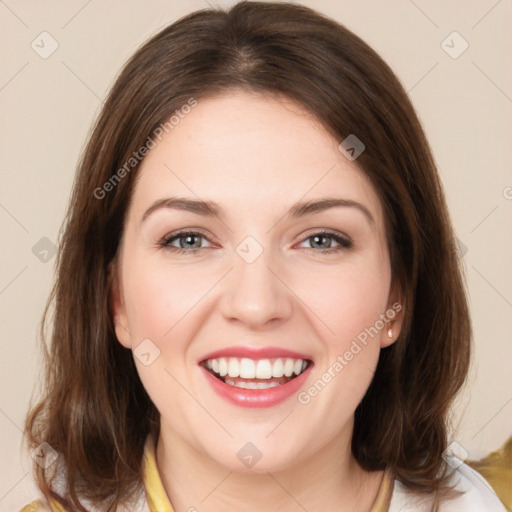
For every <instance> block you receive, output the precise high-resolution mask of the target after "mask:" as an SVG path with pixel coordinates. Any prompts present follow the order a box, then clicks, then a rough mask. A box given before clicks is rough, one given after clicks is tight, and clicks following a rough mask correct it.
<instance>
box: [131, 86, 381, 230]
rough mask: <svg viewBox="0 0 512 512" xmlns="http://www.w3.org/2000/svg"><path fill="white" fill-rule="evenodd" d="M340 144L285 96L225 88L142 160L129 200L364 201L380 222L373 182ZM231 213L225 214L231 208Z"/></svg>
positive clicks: (245, 204)
mask: <svg viewBox="0 0 512 512" xmlns="http://www.w3.org/2000/svg"><path fill="white" fill-rule="evenodd" d="M339 143H340V141H337V140H336V139H335V138H334V137H333V136H332V135H331V134H330V133H329V132H328V131H327V130H326V129H325V128H324V127H323V125H322V124H321V123H320V122H319V121H318V120H317V119H316V118H315V117H314V116H313V115H312V114H310V113H309V112H307V111H306V110H304V109H303V108H302V107H301V106H300V105H298V104H297V103H295V102H293V101H292V100H290V99H287V98H283V97H276V96H269V95H265V96H264V95H261V94H253V93H246V92H242V91H236V92H230V93H229V94H223V95H218V96H213V97H209V98H206V99H199V100H198V104H197V106H196V107H195V108H194V109H192V110H191V111H190V113H189V114H187V115H186V116H184V117H183V118H182V119H181V120H180V122H179V124H177V125H175V126H174V128H173V129H172V130H171V131H169V133H167V134H164V135H163V137H162V140H161V141H159V142H157V144H156V147H155V148H154V149H151V150H150V151H149V153H148V154H147V156H146V157H145V159H144V160H143V161H142V163H141V166H140V169H139V171H138V177H137V185H136V187H135V191H134V198H133V202H132V205H133V207H134V209H137V210H139V211H138V213H141V209H142V208H144V207H147V206H148V203H149V202H153V201H155V200H158V199H162V198H164V197H166V196H170V195H180V196H183V195H186V196H190V197H193V196H195V197H196V198H200V199H203V200H208V199H211V200H214V201H217V202H219V203H221V204H225V205H226V209H229V208H230V207H232V208H233V209H234V210H235V211H236V214H239V213H241V212H242V211H248V212H251V213H254V212H256V211H262V209H265V210H266V211H271V210H273V209H275V211H276V213H277V211H281V209H282V208H286V207H287V206H290V205H291V204H292V203H294V202H296V201H298V200H301V199H302V200H309V199H314V198H315V197H320V196H337V197H343V198H347V199H353V200H358V201H361V202H364V203H365V204H366V206H367V207H368V209H369V210H370V211H371V212H372V214H373V216H374V218H375V219H376V220H377V222H378V223H381V224H382V222H381V221H382V219H381V218H382V208H381V205H380V201H379V198H378V196H377V193H376V191H375V190H374V187H373V186H372V184H371V182H370V181H369V179H368V178H367V176H366V175H365V173H364V172H363V171H362V170H361V169H360V168H359V167H358V166H357V164H356V162H355V161H354V162H352V161H349V160H348V159H346V158H345V156H344V155H343V154H342V153H341V152H340V151H339V149H338V145H339ZM228 213H229V212H228Z"/></svg>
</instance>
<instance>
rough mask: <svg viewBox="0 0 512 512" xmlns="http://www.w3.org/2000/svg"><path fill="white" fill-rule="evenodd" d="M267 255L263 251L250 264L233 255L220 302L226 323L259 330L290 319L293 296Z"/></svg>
mask: <svg viewBox="0 0 512 512" xmlns="http://www.w3.org/2000/svg"><path fill="white" fill-rule="evenodd" d="M270 252H271V251H265V250H264V251H263V253H262V254H261V255H260V256H259V257H258V258H257V259H256V260H255V261H253V262H252V263H248V262H247V261H245V260H244V259H243V258H242V257H240V256H239V254H237V253H235V254H234V255H233V266H234V268H233V270H232V271H231V272H230V273H229V274H228V275H227V276H226V280H225V283H224V286H225V290H224V293H223V294H222V298H221V311H222V314H223V315H224V317H225V318H226V319H227V320H229V321H231V322H233V321H238V322H240V323H243V324H245V325H246V326H248V327H250V328H251V329H261V328H265V327H267V326H268V325H273V326H275V325H274V324H276V323H278V322H279V321H281V322H283V321H284V320H286V319H287V318H289V317H290V316H291V314H292V310H293V293H292V291H291V290H290V288H289V287H288V286H287V285H286V284H285V283H286V279H285V278H284V275H281V273H280V272H279V270H278V268H279V265H277V261H276V258H272V257H271V255H270Z"/></svg>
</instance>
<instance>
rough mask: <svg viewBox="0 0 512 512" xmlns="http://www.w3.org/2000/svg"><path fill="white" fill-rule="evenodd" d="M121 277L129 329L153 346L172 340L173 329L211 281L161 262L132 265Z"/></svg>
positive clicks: (191, 308) (211, 277)
mask: <svg viewBox="0 0 512 512" xmlns="http://www.w3.org/2000/svg"><path fill="white" fill-rule="evenodd" d="M130 269H131V270H130V273H129V275H126V276H125V283H126V284H125V297H126V301H127V315H128V319H129V323H130V326H131V327H132V330H133V332H134V333H136V334H137V335H138V336H139V337H140V336H143V337H149V338H151V339H154V341H155V343H156V344H158V343H159V342H163V340H164V338H165V339H168V338H169V336H172V333H171V331H173V330H174V329H175V326H177V325H178V324H179V323H180V322H181V321H182V320H183V319H184V318H185V317H186V315H187V314H188V313H189V312H191V311H192V310H193V308H194V306H195V305H197V304H198V303H199V301H200V299H201V297H203V296H204V294H205V292H206V291H207V290H208V288H209V287H210V286H211V284H212V283H213V282H215V281H214V276H212V275H211V272H209V277H208V276H206V282H205V281H204V279H203V278H202V277H201V276H200V275H197V273H196V274H191V273H190V272H187V271H183V269H181V270H180V269H179V268H173V267H171V266H170V265H166V264H165V263H164V264H162V263H161V262H158V263H154V262H151V260H150V259H147V260H146V261H144V262H143V261H142V260H139V262H137V261H136V260H135V261H134V264H133V266H132V267H130Z"/></svg>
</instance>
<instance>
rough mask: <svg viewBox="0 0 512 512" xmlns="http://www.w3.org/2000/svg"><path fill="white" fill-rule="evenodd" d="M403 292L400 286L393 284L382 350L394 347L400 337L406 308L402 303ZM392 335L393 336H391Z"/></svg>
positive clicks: (381, 343)
mask: <svg viewBox="0 0 512 512" xmlns="http://www.w3.org/2000/svg"><path fill="white" fill-rule="evenodd" d="M402 296H403V294H402V292H401V289H400V286H399V285H398V284H396V283H395V284H393V285H392V286H391V290H390V293H389V299H388V307H387V309H386V313H385V315H386V317H387V318H388V321H387V322H386V325H385V327H384V332H383V333H382V336H381V340H380V346H381V348H385V347H389V346H390V345H392V344H393V343H394V342H395V341H396V340H397V339H398V336H399V335H400V332H401V330H402V325H403V320H404V314H405V308H404V303H403V301H402ZM389 334H391V336H390V335H389Z"/></svg>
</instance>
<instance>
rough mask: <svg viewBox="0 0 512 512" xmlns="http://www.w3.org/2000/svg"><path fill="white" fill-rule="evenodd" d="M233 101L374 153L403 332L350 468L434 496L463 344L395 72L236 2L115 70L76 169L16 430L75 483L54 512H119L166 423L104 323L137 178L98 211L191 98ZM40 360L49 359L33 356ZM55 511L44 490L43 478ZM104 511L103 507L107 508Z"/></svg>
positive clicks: (337, 28) (432, 171)
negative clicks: (275, 112)
mask: <svg viewBox="0 0 512 512" xmlns="http://www.w3.org/2000/svg"><path fill="white" fill-rule="evenodd" d="M231 88H240V89H242V90H245V91H248V92H257V93H263V94H273V95H284V96H286V97H288V98H290V99H292V100H295V101H296V102H298V103H299V104H301V105H302V106H304V107H305V108H307V109H308V110H309V111H310V112H312V113H313V114H314V116H316V118H317V119H319V120H320V121H321V122H322V123H323V125H324V126H325V127H326V128H327V129H328V130H329V132H330V133H331V134H332V135H333V136H334V137H335V138H336V140H338V141H339V142H341V141H342V140H344V139H345V138H346V137H347V136H348V135H349V134H355V135H356V136H357V137H358V138H359V139H360V140H361V141H362V142H363V143H364V144H365V146H366V148H365V151H364V152H363V153H362V154H361V155H360V156H359V158H358V159H357V164H358V165H359V167H360V168H361V170H362V171H363V172H365V174H366V175H367V176H368V177H369V178H370V180H371V182H372V183H373V185H374V187H375V189H376V190H377V192H378V195H379V197H380V199H381V201H382V204H383V207H384V211H385V218H386V225H387V237H388V248H389V252H390V258H391V267H392V276H393V283H394V285H396V286H398V287H399V289H400V294H401V298H402V304H403V307H404V309H403V312H402V313H403V314H404V323H403V326H402V331H401V334H400V337H399V339H398V340H397V341H396V342H395V343H394V344H392V345H391V346H389V347H387V348H385V349H382V350H381V355H380V360H379V363H378V367H377V370H376V373H375V376H374V379H373V382H372V383H371V385H370V387H369V389H368V391H367V393H366V395H365V397H364V399H363V400H362V402H361V404H360V405H359V406H358V408H357V410H356V414H355V427H354V435H353V443H352V450H353V454H354V456H355V458H356V459H357V460H358V462H359V463H360V464H361V465H362V466H363V467H364V468H367V469H369V470H373V469H381V468H384V467H386V466H387V467H390V468H391V469H392V470H393V471H394V473H395V475H396V477H397V478H398V479H399V480H400V481H401V482H402V483H404V484H405V485H406V486H408V487H409V488H412V489H415V490H419V491H422V492H433V491H436V490H442V489H443V488H444V486H445V484H446V480H447V476H446V474H445V472H444V471H443V467H444V466H443V460H442V456H441V455H442V452H443V450H444V449H445V447H446V443H447V428H448V424H447V421H448V411H449V406H450V404H451V402H452V400H453V398H454V396H455V394H456V393H457V391H458V390H459V388H460V387H461V386H462V384H463V383H464V380H465V377H466V373H467V369H468V363H469V353H470V338H471V326H470V320H469V314H468V307H467V302H466V296H465V291H464V283H463V276H462V271H461V269H460V268H459V262H458V258H457V253H456V248H455V245H454V237H453V232H452V227H451V223H450V219H449V216H448V212H447V207H446V203H445V199H444V195H443V192H442V188H441V185H440V181H439V177H438V175H437V171H436V166H435V163H434V161H433V158H432V155H431V152H430V149H429V146H428V143H427V140H426V138H425V135H424V133H423V131H422V128H421V125H420V122H419V121H418V118H417V116H416V114H415V112H414V109H413V107H412V105H411V103H410V101H409V99H408V97H407V95H406V92H405V91H404V89H403V88H402V86H401V85H400V83H399V81H398V79H397V78H396V76H395V75H394V74H393V72H392V71H391V69H390V68H389V67H388V66H387V64H386V63H385V62H384V61H383V60H382V59H381V58H380V57H379V56H378V55H377V54H376V53H375V52H374V51H373V50H372V49H371V48H370V47H369V46H368V45H367V44H366V43H364V42H363V41H362V40H361V39H359V38H358V37H357V36H355V35H354V34H353V33H351V32H350V31H349V30H347V29H346V28H344V27H343V26H342V25H340V24H338V23H336V22H334V21H333V20H331V19H329V18H327V17H325V16H323V15H321V14H319V13H317V12H315V11H313V10H312V9H309V8H307V7H304V6H300V5H296V4H291V3H265V2H245V1H244V2H241V3H238V4H236V5H235V6H233V7H232V8H231V9H229V10H228V11H222V10H215V9H205V10H201V11H197V12H194V13H192V14H190V15H188V16H186V17H184V18H182V19H180V20H178V21H177V22H175V23H173V24H172V25H170V26H168V27H166V28H165V29H164V30H162V31H161V32H159V33H158V34H157V35H156V36H154V37H152V38H151V39H150V40H149V41H148V42H146V43H145V44H144V45H143V46H142V47H141V48H140V49H139V50H138V51H137V52H136V53H135V54H134V55H133V57H132V58H131V59H130V60H129V62H128V63H127V64H126V65H125V67H124V69H123V70H122V72H121V74H120V75H119V77H118V78H117V80H116V82H115V84H114V85H113V88H112V90H111V92H110V94H109V95H108V97H107V99H106V101H105V104H104V107H103V110H102V112H101V114H100V115H99V118H98V120H97V122H96V124H95V127H94V130H93V131H92V134H91V136H90V139H89V142H88V145H87V146H86V148H85V151H84V153H83V156H82V159H81V162H80V165H79V169H78V173H77V176H76V180H75V183H74V189H73V193H72V197H71V201H70V206H69V210H68V212H67V216H66V221H65V223H64V225H63V231H62V233H61V234H62V236H61V240H60V249H59V253H58V258H57V262H56V264H57V279H56V282H55V286H54V288H53V290H52V293H51V296H50V298H49V301H48V305H47V307H46V310H45V315H44V318H43V322H42V326H41V336H42V337H43V339H44V333H45V325H46V324H47V323H48V317H49V307H50V306H51V305H52V304H54V306H55V310H54V314H53V319H52V320H53V328H52V332H51V344H50V347H49V350H47V349H46V347H45V355H46V375H45V377H46V378H45V388H44V392H43V396H42V399H41V400H40V402H39V403H38V404H37V405H36V406H34V407H33V408H32V410H31V411H30V413H29V415H28V417H27V420H26V432H27V436H28V440H29V442H30V444H31V446H36V445H38V444H39V443H41V442H42V441H46V442H47V443H49V444H50V445H51V446H52V447H53V448H54V449H55V450H57V451H58V452H59V453H60V454H61V457H62V461H63V464H64V465H65V470H66V472H67V486H68V487H67V489H66V496H61V497H60V498H58V499H59V501H60V502H61V503H63V504H65V506H67V507H69V508H70V509H74V507H76V508H77V509H78V510H85V508H83V506H82V505H80V503H79V499H78V498H79V497H83V498H87V499H90V500H92V501H93V502H95V503H107V505H108V508H106V509H107V510H114V509H115V506H116V505H117V504H118V503H121V502H122V501H123V499H124V498H125V497H126V496H128V495H129V494H130V493H131V492H133V490H134V489H135V487H136V486H137V485H139V484H140V482H141V459H142V454H143V447H144V441H145V439H146V436H147V435H148V433H149V432H152V433H154V434H155V435H158V428H159V426H158V424H159V421H158V418H159V414H158V411H157V410H156V408H155V406H154V405H153V404H152V402H151V400H150V399H149V397H148V395H147V394H146V392H145V390H144V388H143V386H142V384H141V382H140V379H139V377H138V374H137V371H136V368H135V365H134V362H133V357H132V353H131V351H130V350H128V349H125V348H123V347H122V346H121V344H120V343H118V342H117V340H116V336H115V332H114V326H113V320H112V316H111V314H110V311H109V283H110V281H109V267H110V265H111V263H112V262H115V257H116V253H117V250H118V245H119V241H120V237H121V235H122V230H123V222H124V217H125V214H126V211H127V208H128V206H129V202H130V197H131V191H132V189H133V185H134V180H135V178H136V168H137V166H134V168H133V170H131V172H127V173H125V174H126V175H125V176H124V177H123V178H122V179H121V180H119V181H118V182H116V183H115V186H112V187H110V188H111V189H112V190H110V191H109V192H108V193H104V194H103V193H102V198H99V196H98V193H97V192H95V191H97V190H99V189H101V188H102V187H104V184H105V183H106V182H108V181H109V180H111V178H112V176H113V175H114V174H115V173H116V171H117V170H118V169H120V168H122V167H123V165H125V163H126V162H127V161H128V160H129V159H130V157H132V155H133V152H134V151H136V150H137V149H138V148H140V147H142V146H143V145H144V144H145V142H146V140H147V138H148V136H149V135H150V134H152V133H153V131H154V130H155V129H156V128H157V127H158V126H159V125H161V124H162V123H165V122H166V120H168V119H169V117H170V116H171V115H172V114H173V113H174V112H175V111H176V110H178V109H180V108H181V107H182V106H183V105H185V104H187V102H188V101H189V99H190V98H191V97H193V98H195V99H196V100H199V101H200V100H201V98H205V97H207V96H212V95H215V94H216V93H221V92H226V91H227V90H229V89H231ZM43 346H44V344H43ZM35 469H36V473H37V479H38V485H39V486H40V488H41V489H42V491H43V492H44V493H45V494H46V495H47V496H52V497H53V498H54V499H55V498H57V497H58V496H57V494H56V493H55V492H53V494H52V491H51V485H50V484H51V478H50V476H49V474H47V473H46V472H45V470H44V469H43V468H41V467H39V466H37V465H36V466H35ZM107 505H105V507H107Z"/></svg>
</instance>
